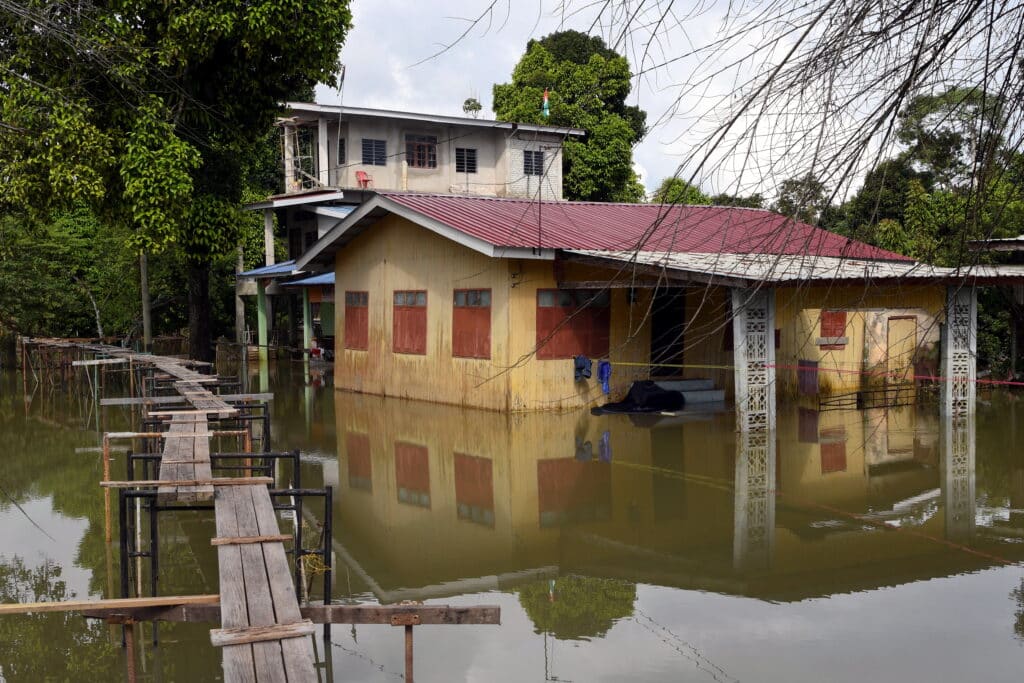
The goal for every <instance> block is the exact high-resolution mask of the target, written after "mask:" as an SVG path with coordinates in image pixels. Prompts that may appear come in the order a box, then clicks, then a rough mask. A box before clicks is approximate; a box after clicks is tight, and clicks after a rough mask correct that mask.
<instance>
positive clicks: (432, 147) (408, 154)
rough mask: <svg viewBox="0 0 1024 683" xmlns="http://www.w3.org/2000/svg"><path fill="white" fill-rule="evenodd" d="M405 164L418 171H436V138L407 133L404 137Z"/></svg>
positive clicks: (434, 136)
mask: <svg viewBox="0 0 1024 683" xmlns="http://www.w3.org/2000/svg"><path fill="white" fill-rule="evenodd" d="M405 163H406V164H408V166H409V168H415V169H419V170H426V171H430V170H435V169H437V136H436V135H421V134H419V133H407V134H406V136H405Z"/></svg>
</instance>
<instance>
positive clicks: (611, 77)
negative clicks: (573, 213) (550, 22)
mask: <svg viewBox="0 0 1024 683" xmlns="http://www.w3.org/2000/svg"><path fill="white" fill-rule="evenodd" d="M631 78H632V74H631V72H630V67H629V62H628V61H627V60H626V58H625V57H622V56H620V55H618V54H616V53H615V52H614V51H613V50H611V49H609V48H608V47H607V46H605V44H604V41H602V40H601V39H600V38H596V37H591V36H587V35H585V34H582V33H579V32H576V31H563V32H560V33H553V34H551V35H549V36H546V37H544V38H542V39H540V40H536V41H530V42H529V43H528V44H527V49H526V54H524V55H523V57H522V58H521V59H520V60H519V63H518V64H516V67H515V69H514V70H513V71H512V81H511V82H510V83H502V84H495V86H494V112H495V114H496V116H497V118H498V119H499V120H501V121H517V122H522V123H540V124H550V125H554V126H567V127H573V128H581V129H583V130H585V131H586V132H587V135H586V137H585V138H583V139H582V140H572V139H567V140H566V141H565V143H564V146H563V161H562V163H563V187H564V191H565V196H566V197H567V198H569V199H576V200H590V201H639V200H640V199H642V198H643V195H644V192H643V187H642V186H641V185H640V183H639V182H638V180H637V177H636V173H634V171H633V145H634V144H635V143H636V142H638V141H639V140H640V138H641V137H643V135H644V133H645V122H646V116H647V115H646V113H645V112H643V111H642V110H640V109H639V108H637V107H631V106H628V105H626V98H627V97H628V96H629V92H630V89H631V87H632V86H631ZM545 90H547V91H548V93H549V98H550V107H549V109H550V116H548V117H545V116H544V115H543V112H542V111H541V103H542V101H543V97H544V92H545Z"/></svg>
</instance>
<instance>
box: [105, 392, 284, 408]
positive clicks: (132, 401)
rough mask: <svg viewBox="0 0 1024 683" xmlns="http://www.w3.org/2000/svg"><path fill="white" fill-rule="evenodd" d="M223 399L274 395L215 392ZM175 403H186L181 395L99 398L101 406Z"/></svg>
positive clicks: (258, 398) (259, 399)
mask: <svg viewBox="0 0 1024 683" xmlns="http://www.w3.org/2000/svg"><path fill="white" fill-rule="evenodd" d="M217 397H218V398H220V399H221V400H223V401H257V402H262V401H273V400H274V395H273V394H270V393H256V394H217ZM175 403H188V401H186V400H185V397H183V396H150V397H147V398H128V397H119V398H101V399H100V405H101V406H135V405H173V404H175Z"/></svg>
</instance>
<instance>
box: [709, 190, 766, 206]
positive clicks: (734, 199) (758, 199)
mask: <svg viewBox="0 0 1024 683" xmlns="http://www.w3.org/2000/svg"><path fill="white" fill-rule="evenodd" d="M711 203H712V204H714V205H715V206H737V207H741V208H746V209H763V208H764V197H763V196H762V195H761V194H760V193H758V192H755V193H754V194H752V195H748V196H746V197H744V196H742V195H733V194H728V193H725V192H720V193H718V194H716V195H712V196H711Z"/></svg>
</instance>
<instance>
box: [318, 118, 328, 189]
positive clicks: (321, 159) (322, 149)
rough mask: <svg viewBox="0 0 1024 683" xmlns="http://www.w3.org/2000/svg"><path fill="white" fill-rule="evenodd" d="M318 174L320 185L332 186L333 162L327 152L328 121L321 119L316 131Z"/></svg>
mask: <svg viewBox="0 0 1024 683" xmlns="http://www.w3.org/2000/svg"><path fill="white" fill-rule="evenodd" d="M316 173H317V179H318V180H319V181H320V185H321V186H324V187H326V186H327V185H330V184H331V160H330V156H329V154H328V152H327V119H325V118H321V119H320V120H319V121H318V123H317V130H316Z"/></svg>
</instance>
